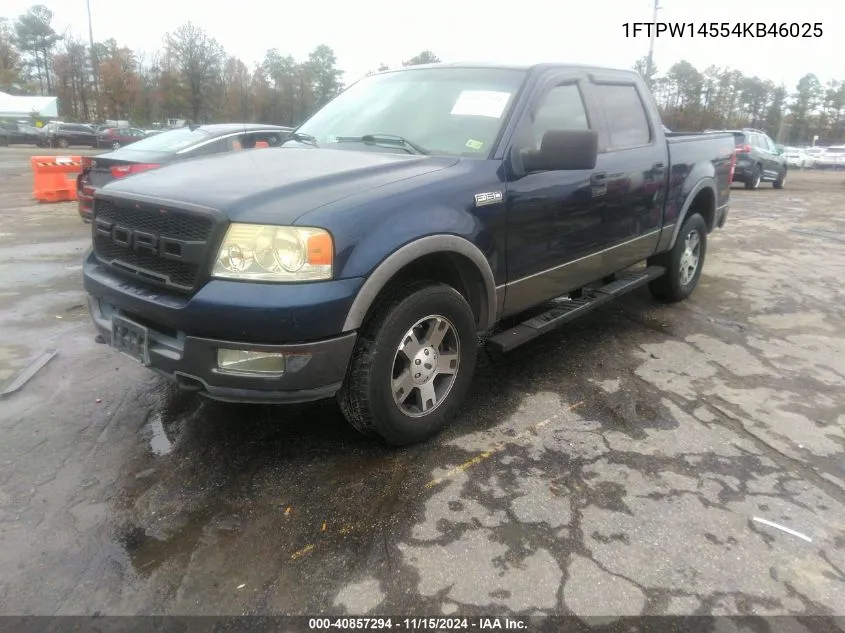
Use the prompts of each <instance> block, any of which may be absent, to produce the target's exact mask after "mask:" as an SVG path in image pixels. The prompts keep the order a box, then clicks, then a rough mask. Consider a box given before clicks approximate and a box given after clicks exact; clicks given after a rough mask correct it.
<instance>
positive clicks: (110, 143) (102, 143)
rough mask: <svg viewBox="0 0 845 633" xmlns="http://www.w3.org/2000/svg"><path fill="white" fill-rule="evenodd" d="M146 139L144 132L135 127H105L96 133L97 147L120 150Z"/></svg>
mask: <svg viewBox="0 0 845 633" xmlns="http://www.w3.org/2000/svg"><path fill="white" fill-rule="evenodd" d="M146 137H147V133H146V132H144V130H139V129H138V128H135V127H107V128H103V129H101V130H99V131H98V132H97V147H111V148H112V149H120V148H121V147H123V146H124V145H131V144H132V143H136V142H137V141H140V140H141V139H142V138H146Z"/></svg>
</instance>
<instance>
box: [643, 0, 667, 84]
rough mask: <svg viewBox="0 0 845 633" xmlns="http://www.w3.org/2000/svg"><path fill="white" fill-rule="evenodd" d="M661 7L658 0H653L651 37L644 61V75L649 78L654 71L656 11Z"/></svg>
mask: <svg viewBox="0 0 845 633" xmlns="http://www.w3.org/2000/svg"><path fill="white" fill-rule="evenodd" d="M662 8H663V7H661V6H660V0H654V13H653V14H652V16H651V22H652V25H653V26H652V27H651V37H650V38H649V43H648V62H646V77H648V78H649V79H651V75H652V72H654V35H655V31H656V30H657V12H658V11H660V9H662Z"/></svg>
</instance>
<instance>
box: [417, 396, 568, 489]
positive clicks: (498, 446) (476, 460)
mask: <svg viewBox="0 0 845 633" xmlns="http://www.w3.org/2000/svg"><path fill="white" fill-rule="evenodd" d="M583 404H584V401H583V400H581V401H580V402H576V403H575V404H573V405H571V406H569V407H567V409H566V411H565V412H564V413H569V412H570V411H574V410H575V409H577V408H578V407H580V406H582V405H583ZM561 415H563V414H561V413H558V414H557V415H553V416H552V417H550V418H546V419H545V420H541V421H540V422H537V423H536V424H532V425H531V426H529V427H528V428H526V429H523V430H522V431H520V432H519V433H517V434H516V435H514V436H512V437H509V438H508V439H506V440H501V441H499V442H496V443H495V444H494V445H493V446H492V447H490V448H488V449H487V450H486V451H483V452H481V453H479V454H478V455H476V456H475V457H472V458H470V459H468V460H467V461H465V462H464V463H463V464H460V465H458V466H455V467H454V468H452V469H451V470H449V471H447V472H446V474H445V475H443V476H442V477H438V478H437V479H432V480H431V481H429V482H428V483H427V484H426V485H425V489H429V488H433V487H434V486H436V485H438V484H441V483H443V482H444V481H446V480H447V479H451V478H452V477H454V476H455V475H459V474H461V473H462V472H465V471H467V470H469V469H470V468H472V467H473V466H475V465H477V464H480V463H481V462H483V461H484V460H485V459H487V458H488V457H492V456H493V455H495V454H496V453H498V452H500V451H501V450H502V449H504V448H506V447H507V446H508V444H512V443H513V442H514V440H520V439H522V438H524V437H526V436H527V435H530V434H532V433H534V432H535V431H536V430H537V429H540V428H543V427H544V426H546V425H547V424H548V423H549V422H552V421H553V420H556V419H557V418H559V417H561Z"/></svg>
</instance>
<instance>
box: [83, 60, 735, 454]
mask: <svg viewBox="0 0 845 633" xmlns="http://www.w3.org/2000/svg"><path fill="white" fill-rule="evenodd" d="M734 165H735V155H734V139H733V136H731V135H730V134H726V135H682V134H676V133H671V134H666V133H664V130H663V126H662V124H661V121H660V118H659V115H658V111H657V107H656V105H655V102H654V101H653V99H652V97H651V95H650V94H649V93H648V91H647V89H646V87H645V85H644V83H643V82H642V80H641V79H640V77H639V76H638V75H637V74H635V73H633V72H629V71H621V70H609V69H602V68H593V67H581V66H566V65H551V64H542V65H535V66H530V67H502V66H492V65H478V64H475V65H473V64H438V65H432V66H417V67H413V68H405V69H402V70H398V71H389V72H385V73H381V74H378V75H373V76H370V77H367V78H365V79H362V80H360V81H359V82H357V83H355V84H353V85H352V86H351V87H349V88H348V89H346V90H345V91H344V92H342V93H341V94H340V95H339V96H338V97H336V98H335V99H334V100H333V101H331V102H330V103H329V104H328V105H326V106H325V107H323V108H322V109H321V110H320V111H318V112H317V113H316V114H314V115H313V116H312V117H311V118H310V119H309V120H308V121H306V122H305V123H304V124H303V125H301V126H300V127H299V128H298V129H297V130H295V131H294V132H293V133H292V135H291V137H290V138H289V139H288V140H287V141H286V142H285V143H284V144H283V145H282V146H281V147H277V148H269V149H266V150H264V151H261V152H241V153H231V154H226V155H220V156H212V157H208V158H200V159H197V160H195V161H190V162H185V163H182V164H174V165H169V166H166V167H163V168H162V169H159V170H156V171H149V172H145V173H141V174H138V175H135V176H132V177H131V178H126V179H122V180H118V181H115V182H113V183H111V184H109V185H107V186H105V187H103V188H102V189H98V190H97V192H96V196H95V201H94V208H93V222H92V238H93V248H92V250H91V252H90V253H89V254H88V256H87V258H86V260H85V262H84V270H83V275H84V283H85V288H86V290H87V292H88V295H89V303H90V309H91V315H92V318H93V321H94V323H95V325H96V327H97V328H98V330H99V331H100V333H101V334H102V336H103V339H105V340H106V341H109V342H110V343H111V345H112V347H114V348H116V349H117V350H119V351H120V352H123V353H124V354H127V355H129V356H132V357H133V358H135V359H136V360H138V361H140V362H141V363H143V364H144V365H146V366H148V367H150V368H151V369H153V370H156V371H158V372H159V373H161V374H163V375H165V376H168V377H169V378H171V379H173V380H175V381H176V382H177V383H178V384H179V385H180V386H182V387H183V388H186V389H193V390H196V391H198V392H200V393H202V394H204V395H206V396H208V397H210V398H213V399H217V400H222V401H235V402H262V403H268V402H273V403H285V402H305V401H311V400H318V399H322V398H328V397H335V396H336V397H337V398H338V401H339V403H340V407H341V409H342V411H343V413H344V415H345V416H346V418H347V419H348V420H349V422H350V423H351V424H352V425H353V426H354V427H355V428H356V429H358V430H359V431H361V432H363V433H365V434H368V435H372V436H376V437H379V438H381V439H382V440H383V441H386V442H387V443H389V444H393V445H404V444H409V443H412V442H416V441H421V440H423V439H425V438H428V437H431V436H432V435H433V434H435V433H437V432H438V431H439V430H440V429H441V428H443V427H444V426H445V425H446V424H447V422H448V421H449V420H450V419H451V418H453V416H454V415H455V414H456V410H457V408H458V407H459V405H460V404H461V400H462V399H463V398H464V396H465V394H466V392H467V389H468V387H469V385H470V382H471V379H472V376H473V371H474V369H475V364H476V356H477V352H478V348H479V345H480V344H482V343H483V344H486V345H487V346H489V348H490V349H492V350H498V351H500V352H505V351H507V350H509V349H511V348H513V347H515V346H517V345H519V344H522V343H524V342H526V341H529V340H531V339H534V338H535V337H537V336H540V335H542V334H543V333H545V332H547V331H549V330H550V329H552V328H554V327H556V326H558V325H560V324H561V323H564V322H566V321H568V320H570V319H572V318H574V317H577V316H579V315H581V314H583V313H585V312H587V311H589V310H591V309H592V308H594V307H596V306H599V305H601V304H603V303H604V302H606V301H609V300H612V299H613V298H615V297H618V296H619V295H621V294H623V293H625V292H628V291H629V290H632V289H634V288H636V287H639V286H642V285H644V284H649V286H650V288H651V291H652V293H653V294H654V295H655V296H656V297H658V298H659V299H662V300H666V301H679V300H682V299H684V298H686V297H687V296H689V295H690V293H692V292H693V290H694V289H695V287H696V285H697V284H698V280H699V277H700V275H701V271H702V266H703V265H704V258H705V254H706V252H707V240H708V236H709V234H710V233H711V232H712V231H713V230H714V229H716V228H717V227H721V226H722V225H723V224H724V222H725V219H726V217H727V214H728V200H729V191H730V183H731V178H732V171H733V168H734ZM103 339H98V340H101V341H102V340H103Z"/></svg>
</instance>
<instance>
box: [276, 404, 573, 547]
mask: <svg viewBox="0 0 845 633" xmlns="http://www.w3.org/2000/svg"><path fill="white" fill-rule="evenodd" d="M583 405H584V400H581V401H580V402H576V403H575V404H573V405H570V406H569V407H567V408H566V409H565V410H564V411H563V412H561V413H558V414H556V415H553V416H551V417H549V418H546V419H545V420H540V421H539V422H537V423H536V424H532V425H531V426H529V427H527V428H525V429H523V430H522V431H520V432H519V433H517V434H516V435H513V436H511V437H508V438H507V439H505V440H501V441H499V442H496V443H495V444H494V445H493V446H491V447H490V448H488V449H487V450H485V451H482V452H480V453H478V454H477V455H475V456H473V457H471V458H470V459H468V460H467V461H465V462H463V463H462V464H459V465H458V466H455V467H454V468H451V469H450V470H448V471H447V472H446V474H444V475H443V476H442V477H438V478H437V479H432V480H431V481H429V482H428V483H427V484H425V486H423V487H422V488H421V489H420V493H422V492H424V491H426V490H428V489H430V488H433V487H435V486H437V485H438V484H441V483H443V482H444V481H446V480H447V479H451V478H452V477H454V476H455V475H459V474H460V473H462V472H465V471H467V470H469V469H470V468H472V467H473V466H476V465H478V464H480V463H481V462H483V461H484V460H486V459H489V458H490V457H492V456H493V455H495V454H496V453H498V452H500V451H501V450H503V449H504V448H507V446H508V445H509V444H513V443H514V442H515V441H517V440H520V439H522V438H524V437H527V436H528V435H531V434H532V433H534V432H536V431H537V430H538V429H541V428H543V427H544V426H546V425H548V424H549V423H550V422H553V421H554V420H557V419H559V418H561V417H562V416H563V415H564V414H566V413H569V412H571V411H574V410H575V409H578V408H579V407H581V406H583ZM290 509H291V508H290V506H289V507H288V508H287V510H286V511H285V514H289V511H290ZM327 527H328V526H327V525H326V522H325V521H323V522H322V525H321V529H320V532H321V533H322V534H326V536H328V534H327V531H328V530H327ZM355 529H356V526H354V525H351V524H346V525H344V526H343V527H341V528H340V529H339V530H338V531H337V533H338V534H341V535H346V534H349V533H350V532H352V531H353V530H355ZM316 547H317V544H316V543H309V544H308V545H306V546H305V547H303V548H302V549H299V550H297V551H295V552H294V553H293V554H291V559H293V560H297V559H299V558H302V557H303V556H306V555H307V554H310V553H311V552H312V551H313V550H314V549H315V548H316Z"/></svg>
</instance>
